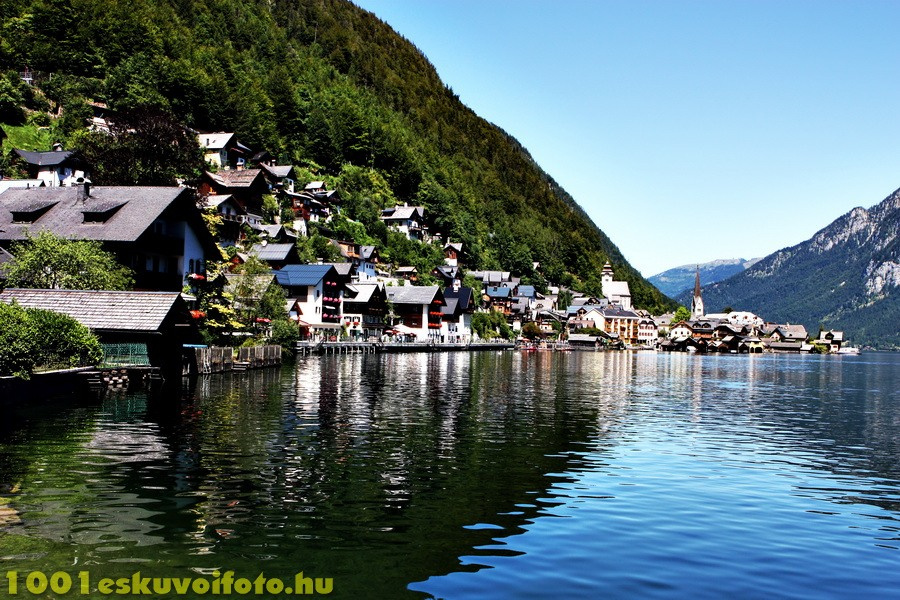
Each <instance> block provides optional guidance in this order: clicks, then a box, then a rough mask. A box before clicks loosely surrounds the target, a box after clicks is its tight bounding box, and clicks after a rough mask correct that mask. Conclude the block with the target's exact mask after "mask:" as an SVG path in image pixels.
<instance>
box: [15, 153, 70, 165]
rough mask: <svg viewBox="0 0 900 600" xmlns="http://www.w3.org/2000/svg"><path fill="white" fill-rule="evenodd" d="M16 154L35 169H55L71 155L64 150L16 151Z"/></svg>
mask: <svg viewBox="0 0 900 600" xmlns="http://www.w3.org/2000/svg"><path fill="white" fill-rule="evenodd" d="M16 154H18V155H19V156H21V157H22V160H24V161H25V162H27V163H28V164H30V165H35V166H37V167H55V166H57V165H61V164H62V163H64V162H66V161H67V160H68V159H69V158H70V157H71V156H72V153H71V152H69V151H66V150H54V151H51V152H29V151H28V150H16Z"/></svg>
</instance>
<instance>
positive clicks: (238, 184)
mask: <svg viewBox="0 0 900 600" xmlns="http://www.w3.org/2000/svg"><path fill="white" fill-rule="evenodd" d="M206 176H207V177H208V178H209V179H211V180H212V181H213V182H214V183H216V184H217V185H219V186H221V187H225V188H249V187H252V186H253V185H254V184H255V183H256V181H257V180H258V179H263V180H265V176H264V175H263V173H262V169H240V170H238V169H235V170H233V171H230V170H229V171H219V172H218V173H211V172H209V171H207V172H206Z"/></svg>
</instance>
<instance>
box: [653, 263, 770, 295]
mask: <svg viewBox="0 0 900 600" xmlns="http://www.w3.org/2000/svg"><path fill="white" fill-rule="evenodd" d="M758 260H759V259H758V258H752V259H750V260H745V259H743V258H723V259H719V260H713V261H710V262H706V263H701V264H699V265H682V266H680V267H675V268H673V269H668V270H666V271H663V272H662V273H659V274H658V275H653V276H652V277H648V278H647V281H649V282H650V283H652V284H653V285H655V286H656V287H657V289H659V291H661V292H662V293H663V294H666V295H667V296H671V297H672V298H674V297H676V296H678V295H679V294H681V293H682V292H684V291H685V290H693V289H694V277H695V276H696V274H697V269H698V268H699V270H700V281H701V282H703V283H707V284H709V283H716V282H718V281H722V280H723V279H728V278H729V277H731V276H732V275H736V274H738V273H740V272H741V271H744V270H746V269H749V268H750V267H752V266H753V265H755V264H756V262H757V261H758Z"/></svg>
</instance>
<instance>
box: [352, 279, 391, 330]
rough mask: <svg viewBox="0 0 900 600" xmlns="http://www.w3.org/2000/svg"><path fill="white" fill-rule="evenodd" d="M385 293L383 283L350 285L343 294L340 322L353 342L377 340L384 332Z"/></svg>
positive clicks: (385, 313)
mask: <svg viewBox="0 0 900 600" xmlns="http://www.w3.org/2000/svg"><path fill="white" fill-rule="evenodd" d="M386 315H387V293H386V292H385V287H384V284H383V283H380V282H370V283H351V284H349V285H347V286H346V291H345V293H344V303H343V315H342V322H343V326H344V328H346V330H347V334H348V335H349V336H350V337H351V338H352V339H354V340H368V339H376V340H377V339H379V338H381V336H382V334H383V333H384V330H385V327H386V325H385V322H384V318H385V316H386Z"/></svg>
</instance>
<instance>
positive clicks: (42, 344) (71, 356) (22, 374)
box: [0, 303, 103, 379]
mask: <svg viewBox="0 0 900 600" xmlns="http://www.w3.org/2000/svg"><path fill="white" fill-rule="evenodd" d="M102 358H103V351H102V349H101V347H100V342H99V341H98V340H97V338H96V337H95V336H94V334H92V333H91V331H90V330H89V329H88V328H87V327H85V326H84V325H82V324H81V323H79V322H78V321H76V320H75V319H73V318H72V317H69V316H67V315H62V314H59V313H55V312H52V311H49V310H41V309H37V308H22V307H21V306H19V305H18V304H15V303H13V304H4V303H0V375H13V376H15V377H19V378H21V379H28V378H29V377H30V376H31V374H32V373H33V372H34V370H35V369H36V368H38V367H41V366H45V365H47V366H50V365H52V366H54V367H77V366H81V365H92V364H97V363H99V362H100V361H101V360H102Z"/></svg>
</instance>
